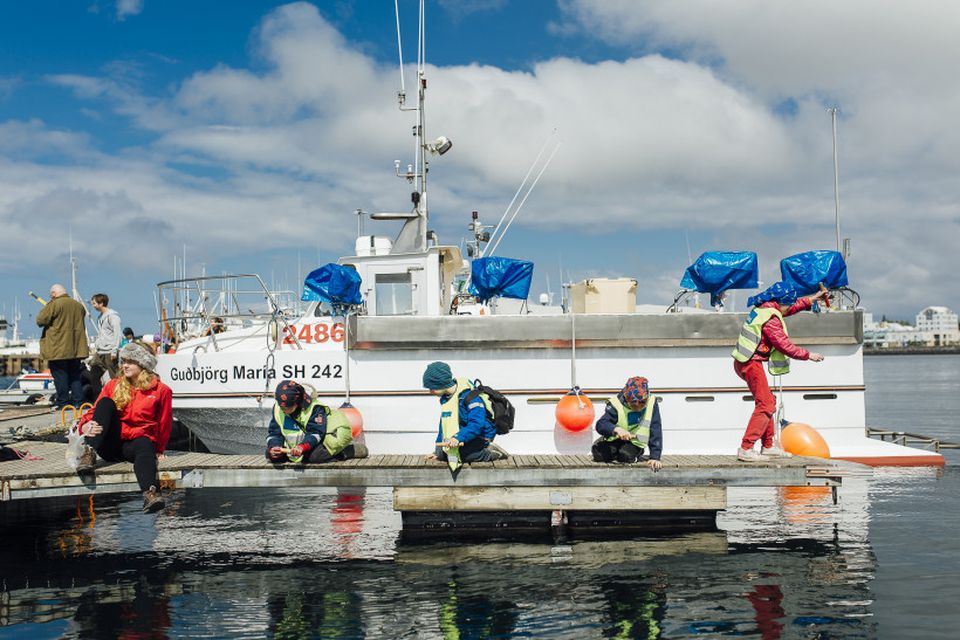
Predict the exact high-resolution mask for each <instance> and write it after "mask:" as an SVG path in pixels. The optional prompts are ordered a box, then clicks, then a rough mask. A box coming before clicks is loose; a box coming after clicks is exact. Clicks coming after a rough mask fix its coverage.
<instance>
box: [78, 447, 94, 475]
mask: <svg viewBox="0 0 960 640" xmlns="http://www.w3.org/2000/svg"><path fill="white" fill-rule="evenodd" d="M96 466H97V452H96V451H94V450H93V447H90V446H87V445H83V453H81V454H80V461H79V462H78V463H77V473H82V474H88V473H93V468H94V467H96Z"/></svg>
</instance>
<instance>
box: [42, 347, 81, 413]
mask: <svg viewBox="0 0 960 640" xmlns="http://www.w3.org/2000/svg"><path fill="white" fill-rule="evenodd" d="M47 364H49V366H50V375H51V376H53V386H55V387H56V388H57V393H56V395H55V396H54V402H53V404H55V405H56V406H58V407H62V406H63V405H65V404H73V405H75V406H78V407H79V406H80V403H82V402H83V383H82V382H81V380H80V373H81V372H82V371H83V361H82V360H80V359H79V358H72V359H70V360H51V361H50V362H49V363H47Z"/></svg>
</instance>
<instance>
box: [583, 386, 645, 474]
mask: <svg viewBox="0 0 960 640" xmlns="http://www.w3.org/2000/svg"><path fill="white" fill-rule="evenodd" d="M658 400H659V398H657V397H656V396H654V395H651V393H650V383H649V381H648V380H647V379H646V378H644V377H642V376H634V377H632V378H630V379H629V380H627V383H626V384H625V385H623V389H622V390H621V391H620V393H618V394H617V395H616V396H614V397H613V398H610V399H609V400H608V401H607V408H606V410H605V411H604V412H603V415H602V416H600V419H599V420H597V426H596V429H597V433H599V434H600V437H599V438H598V439H597V440H596V442H594V443H593V449H592V452H593V459H594V461H596V462H622V463H625V464H631V463H634V462H637V461H638V460H640V458H641V456H642V455H643V452H644V450H645V449H647V448H649V450H650V455H649V457H648V459H647V466H648V467H650V468H651V469H653V470H654V471H659V470H660V469H661V468H662V467H663V463H662V462H660V454H661V453H662V452H663V428H662V426H661V424H660V408H659V407H658V406H657V401H658Z"/></svg>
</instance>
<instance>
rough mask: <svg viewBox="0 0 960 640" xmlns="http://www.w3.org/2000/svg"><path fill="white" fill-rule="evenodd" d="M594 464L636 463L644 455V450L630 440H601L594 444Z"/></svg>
mask: <svg viewBox="0 0 960 640" xmlns="http://www.w3.org/2000/svg"><path fill="white" fill-rule="evenodd" d="M592 452H593V461H594V462H623V463H625V464H630V463H633V462H636V461H637V460H639V459H640V456H642V455H643V449H641V448H640V447H638V446H637V445H635V444H633V443H632V442H630V441H629V440H607V439H606V438H599V439H597V440H596V441H595V442H594V443H593V448H592Z"/></svg>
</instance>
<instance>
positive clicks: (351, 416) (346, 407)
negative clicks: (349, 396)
mask: <svg viewBox="0 0 960 640" xmlns="http://www.w3.org/2000/svg"><path fill="white" fill-rule="evenodd" d="M340 411H341V412H342V413H343V415H345V416H347V420H349V421H350V433H351V435H353V437H354V438H356V437H357V436H359V435H360V432H361V431H363V416H362V415H360V411H359V410H358V409H357V408H356V407H355V406H353V405H352V404H350V403H349V402H344V403H343V404H342V405H340Z"/></svg>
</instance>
